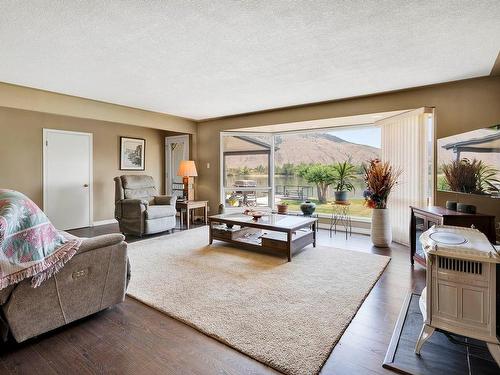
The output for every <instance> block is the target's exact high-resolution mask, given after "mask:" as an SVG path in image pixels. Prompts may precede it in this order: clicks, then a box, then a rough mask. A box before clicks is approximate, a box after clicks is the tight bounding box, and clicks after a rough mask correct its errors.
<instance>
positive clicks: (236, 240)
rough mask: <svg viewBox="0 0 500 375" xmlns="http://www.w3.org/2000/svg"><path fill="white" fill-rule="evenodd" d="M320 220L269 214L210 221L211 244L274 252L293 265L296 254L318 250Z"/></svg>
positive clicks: (232, 215) (211, 217) (227, 215)
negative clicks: (312, 247)
mask: <svg viewBox="0 0 500 375" xmlns="http://www.w3.org/2000/svg"><path fill="white" fill-rule="evenodd" d="M317 222H318V219H317V218H312V217H304V216H288V215H278V214H269V215H265V216H263V217H261V218H260V219H258V220H254V219H253V218H252V217H251V216H248V215H244V214H222V215H214V216H210V217H209V218H208V225H209V229H210V231H209V232H210V244H212V242H213V240H214V239H215V240H219V241H224V242H227V243H231V244H236V245H238V246H240V247H243V248H245V249H249V250H262V249H265V250H270V251H273V252H279V253H282V254H285V255H286V256H287V257H288V261H289V262H291V261H292V254H293V252H294V251H297V250H300V249H302V248H304V247H306V246H307V245H310V244H312V245H313V246H314V247H316V226H317Z"/></svg>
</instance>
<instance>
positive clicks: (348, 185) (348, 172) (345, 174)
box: [333, 160, 356, 202]
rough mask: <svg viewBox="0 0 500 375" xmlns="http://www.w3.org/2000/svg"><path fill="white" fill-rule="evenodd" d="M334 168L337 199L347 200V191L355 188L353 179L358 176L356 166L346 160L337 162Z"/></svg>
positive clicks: (340, 200) (339, 200) (338, 200)
mask: <svg viewBox="0 0 500 375" xmlns="http://www.w3.org/2000/svg"><path fill="white" fill-rule="evenodd" d="M333 170H334V171H335V174H336V176H335V183H336V187H335V201H336V202H346V201H347V192H348V191H354V190H355V188H354V185H353V184H352V181H353V180H354V179H355V178H356V173H355V171H356V167H355V166H354V165H352V164H351V163H349V161H347V160H346V161H344V162H343V163H340V162H338V163H337V164H335V165H334V166H333Z"/></svg>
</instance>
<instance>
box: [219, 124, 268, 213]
mask: <svg viewBox="0 0 500 375" xmlns="http://www.w3.org/2000/svg"><path fill="white" fill-rule="evenodd" d="M238 136H240V137H243V136H245V137H249V136H250V137H252V136H265V137H269V138H270V140H271V142H270V152H269V153H267V152H264V151H260V150H258V151H249V152H239V151H235V152H231V151H229V154H230V155H231V154H232V155H238V154H255V155H263V154H268V155H269V156H268V163H269V165H268V186H256V187H238V188H236V189H237V190H238V191H256V192H257V191H264V192H267V193H268V200H267V201H268V206H263V207H258V208H259V210H262V211H272V210H273V207H274V190H275V189H274V147H275V145H274V136H275V134H274V133H266V132H232V131H225V132H220V139H219V146H220V148H219V166H220V170H219V186H220V188H219V199H220V203H221V204H223V205H224V210H226V211H234V212H240V211H243V210H244V208H243V207H227V206H226V192H228V191H234V190H236V189H235V188H234V187H226V185H225V183H226V172H225V170H224V169H225V167H226V156H227V155H228V154H227V153H226V152H224V137H238Z"/></svg>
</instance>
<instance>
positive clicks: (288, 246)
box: [286, 231, 292, 262]
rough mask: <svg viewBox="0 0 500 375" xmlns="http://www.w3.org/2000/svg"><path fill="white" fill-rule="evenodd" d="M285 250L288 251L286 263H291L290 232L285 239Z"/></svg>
mask: <svg viewBox="0 0 500 375" xmlns="http://www.w3.org/2000/svg"><path fill="white" fill-rule="evenodd" d="M286 248H287V250H288V261H289V262H291V261H292V232H291V231H289V232H288V233H287V237H286Z"/></svg>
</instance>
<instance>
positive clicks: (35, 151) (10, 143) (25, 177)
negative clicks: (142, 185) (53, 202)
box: [0, 107, 174, 221]
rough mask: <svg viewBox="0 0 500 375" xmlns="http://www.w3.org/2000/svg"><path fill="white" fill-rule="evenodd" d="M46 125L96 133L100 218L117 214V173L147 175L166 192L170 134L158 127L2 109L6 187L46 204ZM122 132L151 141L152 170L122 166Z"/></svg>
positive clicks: (0, 180) (0, 165) (1, 170)
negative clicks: (43, 175) (44, 194)
mask: <svg viewBox="0 0 500 375" xmlns="http://www.w3.org/2000/svg"><path fill="white" fill-rule="evenodd" d="M43 128H48V129H60V130H72V131H80V132H88V133H93V135H94V136H93V138H94V145H93V149H94V221H99V220H108V219H112V218H113V217H114V183H113V177H115V176H118V175H121V174H133V173H140V174H142V173H146V174H149V175H151V176H153V177H154V179H155V181H156V183H157V184H158V187H159V188H160V190H161V191H162V192H163V191H164V169H165V168H164V159H165V153H164V144H165V136H167V135H170V134H174V133H172V132H166V131H163V130H158V129H149V128H144V127H139V126H132V125H124V124H118V123H113V122H105V121H98V120H91V119H83V118H76V117H69V116H60V115H53V114H47V113H40V112H34V111H26V110H20V109H12V108H5V107H0V187H1V188H9V189H15V190H19V191H21V192H23V193H25V194H26V195H28V196H29V197H30V198H31V199H33V200H34V201H35V202H36V203H37V204H38V205H39V206H40V207H41V206H42V131H43ZM120 136H130V137H138V138H145V139H146V171H145V172H129V171H120V170H119V149H120V145H119V141H120Z"/></svg>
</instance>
